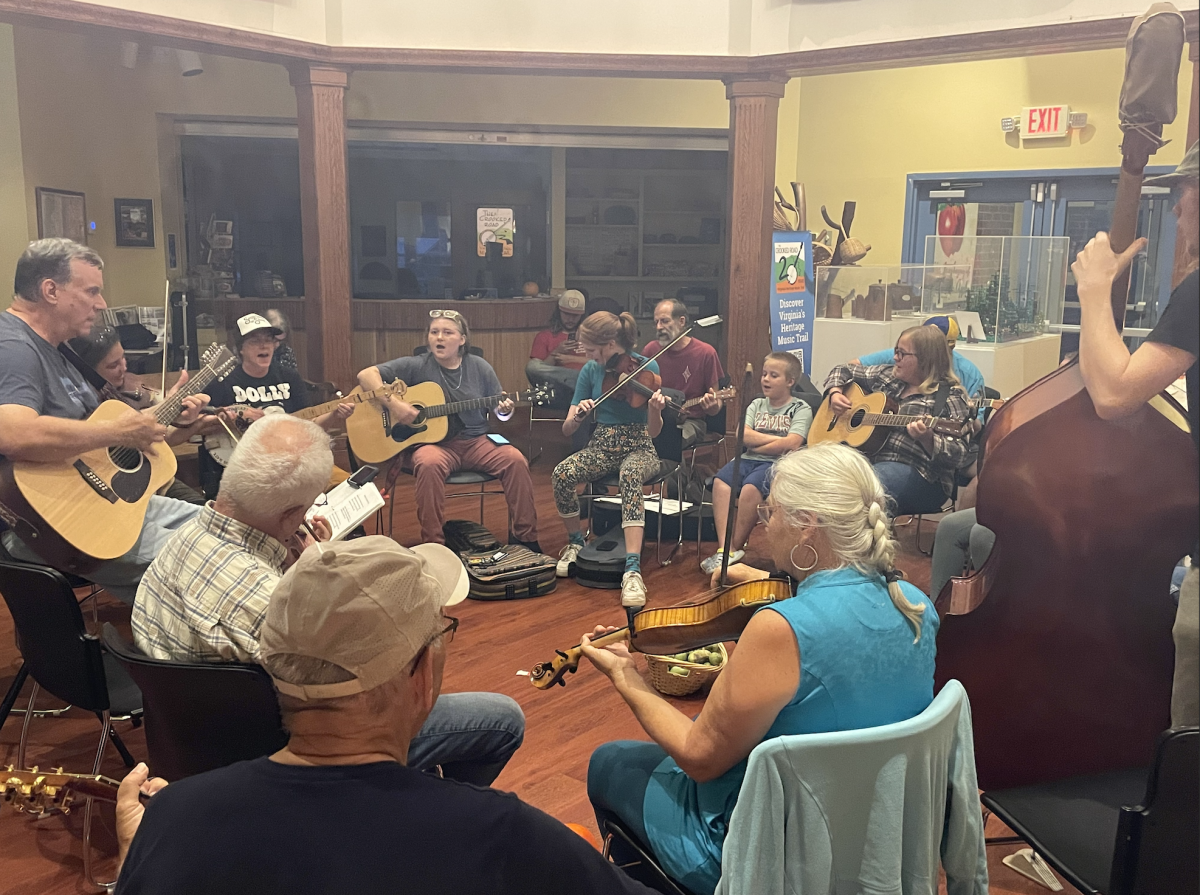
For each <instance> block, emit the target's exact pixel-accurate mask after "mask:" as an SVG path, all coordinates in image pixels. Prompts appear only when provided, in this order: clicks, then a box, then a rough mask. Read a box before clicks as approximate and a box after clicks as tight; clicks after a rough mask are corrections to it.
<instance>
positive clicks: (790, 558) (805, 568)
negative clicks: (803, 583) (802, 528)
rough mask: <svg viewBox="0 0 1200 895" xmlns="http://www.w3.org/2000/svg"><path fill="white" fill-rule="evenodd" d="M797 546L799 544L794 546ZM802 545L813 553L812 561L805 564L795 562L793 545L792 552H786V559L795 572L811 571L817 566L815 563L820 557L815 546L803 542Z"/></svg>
mask: <svg viewBox="0 0 1200 895" xmlns="http://www.w3.org/2000/svg"><path fill="white" fill-rule="evenodd" d="M799 546H800V545H799V544H797V545H796V547H799ZM804 546H805V547H807V548H808V549H809V550H811V551H812V555H813V558H812V562H811V563H809V564H808V565H807V566H801V565H798V564H797V563H796V547H793V548H792V552H791V553H789V554H788V561H789V562H790V563H791V564H792V568H793V569H795V570H796V571H797V572H811V571H812V570H813V569H815V568H816V567H817V563H819V562H820V561H821V557H820V556H819V555H818V554H817V548H816V547H814V546H813V545H812V544H805V545H804Z"/></svg>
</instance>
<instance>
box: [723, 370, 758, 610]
mask: <svg viewBox="0 0 1200 895" xmlns="http://www.w3.org/2000/svg"><path fill="white" fill-rule="evenodd" d="M753 378H754V364H746V376H745V378H744V379H743V380H742V400H743V401H748V400H749V399H750V385H751V380H752V379H753ZM745 440H746V408H745V407H743V408H741V413H739V414H738V427H737V450H736V451H734V454H733V481H734V482H735V487H734V488H730V489H729V512H727V513H726V514H725V543H724V544H723V545H722V551H721V587H723V588H724V587H728V586H729V551H730V547H731V546H732V545H733V523H734V521H735V520H736V519H737V509H738V499H739V497H740V496H741V493H742V489H741V487H739V486H740V483H741V479H740V478H739V474H740V473H741V471H742V449H743V447H744V445H745ZM735 491H736V492H737V493H734V492H735Z"/></svg>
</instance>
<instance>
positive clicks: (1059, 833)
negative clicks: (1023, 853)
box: [982, 727, 1200, 895]
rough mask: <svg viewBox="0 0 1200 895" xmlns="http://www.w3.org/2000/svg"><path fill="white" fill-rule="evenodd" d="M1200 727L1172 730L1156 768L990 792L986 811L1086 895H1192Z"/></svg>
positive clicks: (1199, 866) (1196, 868)
mask: <svg viewBox="0 0 1200 895" xmlns="http://www.w3.org/2000/svg"><path fill="white" fill-rule="evenodd" d="M1198 747H1200V729H1198V728H1195V727H1183V728H1178V729H1176V730H1168V731H1166V732H1165V733H1164V734H1163V735H1162V736H1161V737H1160V738H1159V740H1158V744H1157V746H1156V747H1155V751H1154V761H1153V764H1151V766H1150V767H1149V768H1132V769H1129V770H1124V771H1113V772H1109V773H1105V774H1096V775H1093V776H1087V777H1073V778H1071V779H1069V780H1059V781H1055V782H1053V783H1043V784H1037V785H1034V786H1021V787H1016V788H1014V789H1005V790H998V791H992V792H986V793H984V794H983V796H982V801H983V804H984V806H985V807H986V808H987V809H988V810H989V811H991V812H992V813H994V814H995V815H996V816H997V817H999V818H1000V819H1001V820H1002V821H1004V822H1005V823H1006V824H1008V826H1009V827H1011V828H1012V830H1013V831H1014V832H1015V833H1016V834H1017V835H1018V836H1019V837H1020V838H1021V839H1023V840H1025V841H1026V842H1028V843H1029V844H1030V845H1031V846H1032V847H1033V850H1034V851H1035V852H1037V854H1039V855H1041V856H1042V857H1043V858H1044V859H1045V860H1046V862H1047V863H1048V864H1050V865H1051V866H1052V867H1053V868H1054V869H1055V870H1057V871H1058V872H1059V873H1061V874H1062V875H1063V876H1064V877H1065V878H1066V880H1067V882H1069V883H1070V884H1071V885H1073V886H1074V887H1075V888H1077V889H1079V891H1080V892H1083V893H1085V895H1098V893H1101V892H1103V893H1105V895H1151V893H1153V895H1185V893H1188V895H1191V893H1195V892H1196V884H1197V876H1198V874H1200V863H1198V859H1197V849H1196V842H1197V839H1198V838H1200V818H1198V814H1200V805H1198V800H1197V795H1196V794H1197V788H1198V787H1200V773H1198V769H1200V748H1198Z"/></svg>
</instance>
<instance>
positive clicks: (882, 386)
mask: <svg viewBox="0 0 1200 895" xmlns="http://www.w3.org/2000/svg"><path fill="white" fill-rule="evenodd" d="M849 382H855V383H857V384H858V385H859V386H861V387H862V390H863V391H865V392H883V393H884V394H886V395H888V397H890V398H892V399H894V400H895V402H896V403H897V404H898V405H900V408H899V410H898V411H897V412H898V413H903V414H913V415H925V416H932V415H933V405H934V404H935V403H936V401H937V393H936V392H935V393H933V394H930V395H910V396H909V397H907V398H901V397H900V393H901V392H903V391H904V389H906V388H907V387H908V383H906V382H904V380H902V379H898V378H897V377H896V368H895V366H893V365H892V364H880V365H878V366H870V367H864V366H863V365H862V364H860V363H852V364H843V365H842V366H840V367H834V368H833V369H832V370H831V371H830V373H829V376H828V378H827V379H826V380H825V392H826V394H828V392H829V390H830V389H831V388H841V387H842V386H844V385H846V384H847V383H849ZM970 415H971V408H970V405H969V404H968V403H967V393H966V392H965V391H963V389H962V386H960V385H955V386H953V387H952V388H951V389H950V394H949V396H948V397H947V399H946V407H945V409H944V410H943V411H942V418H943V419H950V420H954V421H955V422H960V423H962V422H965V421H966V420H967V419H968V418H970ZM971 459H972V458H971V457H969V456H968V454H967V443H966V442H965V441H964V440H963V439H961V438H955V437H953V436H949V435H939V434H938V433H936V432H935V433H933V453H932V454H930V453H929V452H928V451H926V450H925V446H924V445H923V444H921V442H919V441H917V439H915V438H913V437H912V436H911V435H909V434H908V430H907V429H904V428H900V427H897V428H895V429H892V430H891V434H889V435H888V437H887V440H886V441H885V442H884V443H883V447H881V448H880V449H879V451H878V452H876V453H875V455H874V456H873V457H871V461H872V462H873V463H879V462H882V461H889V460H890V461H893V462H895V463H903V464H904V465H905V466H911V467H912V468H913V469H915V470H916V471H917V472H919V473H920V474H921V478H923V479H925V480H926V481H927V482H933V483H935V484H939V485H941V486H942V490H943V491H944V492H945V493H946V496H947V497H948V496H950V494H951V493H952V492H953V490H954V473H955V471H956V470H958V469H959V467H961V466H965V465H967V464H968V463H970V462H971Z"/></svg>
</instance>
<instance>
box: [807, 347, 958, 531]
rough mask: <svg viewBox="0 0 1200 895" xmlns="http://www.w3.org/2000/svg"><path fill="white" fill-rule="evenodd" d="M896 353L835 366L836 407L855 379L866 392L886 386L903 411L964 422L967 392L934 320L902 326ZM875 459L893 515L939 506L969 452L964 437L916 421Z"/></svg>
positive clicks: (831, 389) (832, 394)
mask: <svg viewBox="0 0 1200 895" xmlns="http://www.w3.org/2000/svg"><path fill="white" fill-rule="evenodd" d="M894 359H895V362H894V363H891V364H881V365H878V366H870V367H864V366H863V365H862V364H860V363H858V362H857V361H855V362H854V363H850V364H844V365H842V366H840V367H834V368H833V370H831V371H830V373H829V377H828V378H827V379H826V380H825V394H826V395H827V396H828V397H829V398H830V406H831V407H832V409H833V410H834V411H835V412H836V413H844V412H846V411H847V410H849V409H850V407H851V403H850V399H849V398H847V397H846V396H845V395H844V394H842V386H844V385H847V384H849V383H850V382H856V383H858V385H859V386H861V387H862V389H863V391H865V392H884V393H885V394H887V395H889V396H890V397H892V398H894V399H895V401H896V403H897V404H899V405H900V406H899V411H898V412H899V413H901V414H909V415H913V416H919V415H923V416H934V417H936V416H942V417H945V418H947V419H950V420H955V421H957V422H960V423H965V422H966V421H967V419H968V418H969V417H970V416H971V409H970V406H969V405H968V404H967V395H966V392H964V391H963V387H962V385H961V384H960V383H959V381H958V378H957V377H956V376H955V375H954V373H953V371H951V369H950V352H949V350H948V349H947V347H946V336H945V334H944V333H943V332H942V331H941V330H940V329H938V328H937V327H936V326H933V325H930V326H914V327H910V328H909V329H906V330H905V331H904V332H902V333H901V334H900V338H899V339H898V340H897V341H896V349H895V352H894ZM939 404H940V405H941V406H940V407H939V406H938V405H939ZM872 461H873V463H874V465H875V472H876V474H877V475H878V476H879V479H880V481H882V482H883V487H884V488H885V489H886V490H887V493H888V496H889V497H891V499H892V501H893V502H894V504H895V506H894V515H897V516H902V515H908V514H910V513H936V512H939V511H940V510H941V508H942V505H943V504H945V502H946V498H947V497H949V496H950V494H951V492H952V491H953V488H954V473H955V471H956V470H957V469H958V468H959V467H960V466H963V465H964V464H967V463H969V462H971V458H970V457H969V456H968V453H967V445H966V443H965V442H964V441H963V440H962V439H960V438H955V437H953V436H949V435H940V434H938V433H937V432H934V431H933V430H932V429H931V428H929V427H928V426H927V425H926V424H925V423H924V422H914V423H909V425H908V426H907V428H896V429H893V430H892V432H891V434H890V435H888V438H887V440H886V441H885V442H884V443H883V446H882V447H881V448H880V449H879V451H878V452H877V453H876V454H875V456H874V457H873V458H872Z"/></svg>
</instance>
